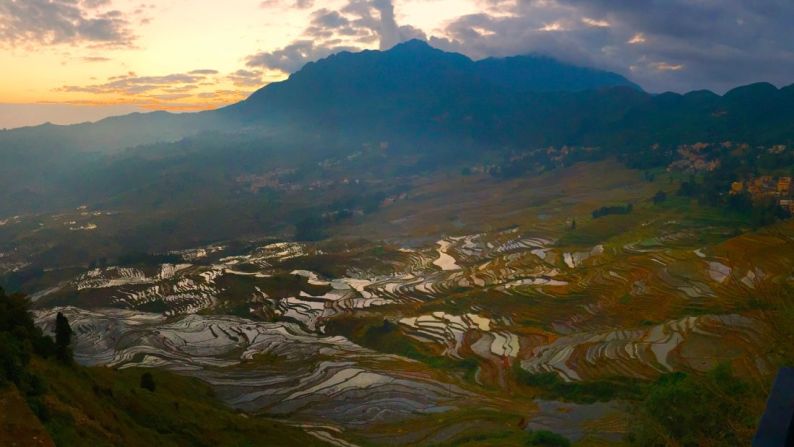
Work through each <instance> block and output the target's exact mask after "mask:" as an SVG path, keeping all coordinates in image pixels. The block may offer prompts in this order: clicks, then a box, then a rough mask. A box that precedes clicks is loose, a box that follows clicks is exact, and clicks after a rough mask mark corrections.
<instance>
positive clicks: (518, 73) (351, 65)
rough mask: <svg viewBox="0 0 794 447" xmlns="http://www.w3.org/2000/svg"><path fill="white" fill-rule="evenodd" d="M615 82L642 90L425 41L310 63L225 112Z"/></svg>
mask: <svg viewBox="0 0 794 447" xmlns="http://www.w3.org/2000/svg"><path fill="white" fill-rule="evenodd" d="M610 87H630V88H634V89H637V90H640V91H641V90H642V89H641V88H640V87H639V86H638V85H637V84H635V83H633V82H631V81H629V80H628V79H626V78H624V77H623V76H621V75H619V74H616V73H612V72H607V71H601V70H596V69H592V68H585V67H577V66H573V65H568V64H564V63H562V62H559V61H556V60H554V59H552V58H549V57H542V56H514V57H509V58H488V59H484V60H481V61H473V60H471V59H469V58H468V57H466V56H464V55H462V54H458V53H450V52H445V51H442V50H439V49H437V48H433V47H431V46H430V45H428V44H427V43H426V42H424V41H421V40H410V41H408V42H404V43H401V44H399V45H397V46H395V47H393V48H392V49H390V50H388V51H372V50H369V51H362V52H359V53H351V52H341V53H337V54H334V55H332V56H329V57H327V58H325V59H321V60H319V61H317V62H310V63H308V64H306V65H305V66H304V67H303V68H302V69H301V70H299V71H297V72H295V73H293V74H292V75H291V76H290V77H289V79H287V80H286V81H283V82H279V83H274V84H270V85H267V86H265V87H263V88H261V89H259V90H258V91H256V92H254V93H253V94H252V95H251V96H250V97H249V98H248V99H246V100H244V101H242V102H241V103H238V104H234V105H232V106H230V107H228V108H226V111H229V112H232V113H235V112H238V113H241V114H243V115H254V116H259V117H261V116H266V115H267V114H268V112H270V111H271V110H272V109H273V108H274V107H280V109H279V110H278V113H281V112H283V111H284V110H285V108H289V107H290V106H291V105H296V104H299V105H300V106H301V108H303V109H311V106H322V105H328V104H330V103H334V102H337V103H338V105H339V106H345V105H351V104H350V102H351V101H370V102H371V104H369V105H372V106H375V107H377V106H378V103H379V102H381V101H382V100H383V99H386V98H389V99H394V100H400V99H404V98H403V97H404V96H411V97H414V98H416V97H418V96H420V95H427V94H430V95H440V96H439V98H438V99H439V100H442V99H452V98H444V96H461V95H465V94H466V93H467V92H468V93H469V94H471V96H473V97H474V96H481V95H482V93H493V94H497V93H499V94H504V93H507V92H509V93H527V92H579V91H584V90H593V89H599V88H610Z"/></svg>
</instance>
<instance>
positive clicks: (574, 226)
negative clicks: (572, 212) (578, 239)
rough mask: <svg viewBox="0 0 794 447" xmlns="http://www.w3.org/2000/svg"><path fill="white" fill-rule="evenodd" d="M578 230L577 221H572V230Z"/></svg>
mask: <svg viewBox="0 0 794 447" xmlns="http://www.w3.org/2000/svg"><path fill="white" fill-rule="evenodd" d="M575 229H576V219H573V220H571V230H575Z"/></svg>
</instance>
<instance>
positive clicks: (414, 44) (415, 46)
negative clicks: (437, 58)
mask: <svg viewBox="0 0 794 447" xmlns="http://www.w3.org/2000/svg"><path fill="white" fill-rule="evenodd" d="M428 50H429V51H441V50H439V49H437V48H433V47H432V46H430V44H429V43H427V42H426V41H424V40H422V39H411V40H406V41H404V42H400V43H398V44H397V45H395V46H393V47H391V49H389V50H387V51H428Z"/></svg>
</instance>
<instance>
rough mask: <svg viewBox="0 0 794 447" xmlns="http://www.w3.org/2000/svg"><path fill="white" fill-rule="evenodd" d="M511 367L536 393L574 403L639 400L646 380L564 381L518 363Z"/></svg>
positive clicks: (520, 379) (644, 388)
mask: <svg viewBox="0 0 794 447" xmlns="http://www.w3.org/2000/svg"><path fill="white" fill-rule="evenodd" d="M516 365H518V363H516ZM514 368H515V373H516V378H517V379H518V382H519V383H522V384H524V385H528V386H532V387H535V388H538V389H539V391H540V395H541V396H542V397H544V398H548V399H561V400H564V401H568V402H577V403H593V402H608V401H610V400H613V399H641V398H642V396H644V393H645V390H646V388H647V384H646V383H643V382H640V381H638V380H635V379H630V378H625V377H621V378H615V379H603V380H593V381H588V382H565V381H564V380H562V379H561V378H560V376H558V375H557V374H555V373H540V374H533V373H530V372H527V371H525V370H524V369H522V368H521V367H520V366H515V367H514Z"/></svg>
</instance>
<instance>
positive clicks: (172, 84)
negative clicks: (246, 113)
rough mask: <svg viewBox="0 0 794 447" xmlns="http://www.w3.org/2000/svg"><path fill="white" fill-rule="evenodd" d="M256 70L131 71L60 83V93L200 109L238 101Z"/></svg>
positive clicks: (257, 76) (254, 83) (257, 79)
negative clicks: (96, 79) (155, 73)
mask: <svg viewBox="0 0 794 447" xmlns="http://www.w3.org/2000/svg"><path fill="white" fill-rule="evenodd" d="M264 76H265V74H264V73H263V72H262V71H260V70H238V71H235V72H233V73H229V74H222V73H220V72H219V71H218V70H214V69H209V68H201V69H196V70H190V71H187V72H184V73H172V74H168V75H162V76H141V75H138V74H137V73H134V72H129V73H125V74H122V75H118V76H112V77H109V78H107V79H105V81H104V82H99V83H95V84H87V85H64V86H62V87H60V88H58V89H56V90H57V91H59V92H63V93H76V94H82V95H81V96H82V97H85V95H86V94H87V95H89V96H88V97H94V98H96V99H94V101H98V102H102V103H116V104H118V103H121V104H134V105H136V106H139V107H143V108H147V109H168V110H204V109H208V108H214V107H218V106H220V105H226V104H230V103H233V102H237V101H240V100H242V99H244V98H245V97H246V96H248V95H249V94H250V92H251V90H252V88H254V87H259V86H261V84H262V78H263V77H264Z"/></svg>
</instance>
